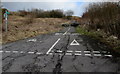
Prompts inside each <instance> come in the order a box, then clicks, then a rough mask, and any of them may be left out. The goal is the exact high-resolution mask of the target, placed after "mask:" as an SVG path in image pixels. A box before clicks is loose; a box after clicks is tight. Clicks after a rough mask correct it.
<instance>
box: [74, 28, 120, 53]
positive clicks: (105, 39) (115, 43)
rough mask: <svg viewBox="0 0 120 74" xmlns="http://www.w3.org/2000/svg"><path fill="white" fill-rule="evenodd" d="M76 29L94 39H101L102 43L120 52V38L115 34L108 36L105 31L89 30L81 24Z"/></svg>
mask: <svg viewBox="0 0 120 74" xmlns="http://www.w3.org/2000/svg"><path fill="white" fill-rule="evenodd" d="M76 31H77V32H78V33H80V34H82V35H86V36H90V37H92V38H94V39H97V40H99V41H100V42H102V43H105V44H107V45H108V47H110V48H111V49H112V50H113V51H115V52H117V53H119V54H120V40H119V39H118V38H116V37H114V36H113V35H111V36H108V35H107V34H106V33H104V31H94V30H91V31H88V30H87V29H85V28H83V27H81V26H79V27H77V28H76Z"/></svg>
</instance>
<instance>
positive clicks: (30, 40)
mask: <svg viewBox="0 0 120 74" xmlns="http://www.w3.org/2000/svg"><path fill="white" fill-rule="evenodd" d="M36 41H37V39H29V40H28V41H27V42H36Z"/></svg>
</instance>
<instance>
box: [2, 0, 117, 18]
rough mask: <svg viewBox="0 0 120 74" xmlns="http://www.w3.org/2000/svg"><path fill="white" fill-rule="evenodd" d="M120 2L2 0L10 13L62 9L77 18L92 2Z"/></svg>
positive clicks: (97, 0) (99, 0)
mask: <svg viewBox="0 0 120 74" xmlns="http://www.w3.org/2000/svg"><path fill="white" fill-rule="evenodd" d="M103 1H106V2H107V1H119V0H2V5H3V6H4V7H6V8H7V9H8V10H10V11H18V10H21V9H32V8H38V9H39V8H40V9H44V10H52V9H62V10H64V11H67V10H72V11H74V15H75V16H81V15H82V14H83V13H84V12H85V9H86V7H87V6H88V5H89V3H91V2H103Z"/></svg>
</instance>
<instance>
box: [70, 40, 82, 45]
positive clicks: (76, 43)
mask: <svg viewBox="0 0 120 74" xmlns="http://www.w3.org/2000/svg"><path fill="white" fill-rule="evenodd" d="M70 45H80V44H79V43H78V42H77V41H76V40H75V39H74V40H73V41H72V42H71V43H70Z"/></svg>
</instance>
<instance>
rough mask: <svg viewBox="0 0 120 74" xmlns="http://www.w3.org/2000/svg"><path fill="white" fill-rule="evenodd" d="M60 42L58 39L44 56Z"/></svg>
mask: <svg viewBox="0 0 120 74" xmlns="http://www.w3.org/2000/svg"><path fill="white" fill-rule="evenodd" d="M59 41H60V38H59V39H58V40H57V41H56V42H55V43H54V44H53V45H52V47H51V48H50V49H49V50H48V51H47V53H46V54H49V52H50V51H51V50H52V49H53V47H54V46H55V45H56V44H57V43H58V42H59Z"/></svg>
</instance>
